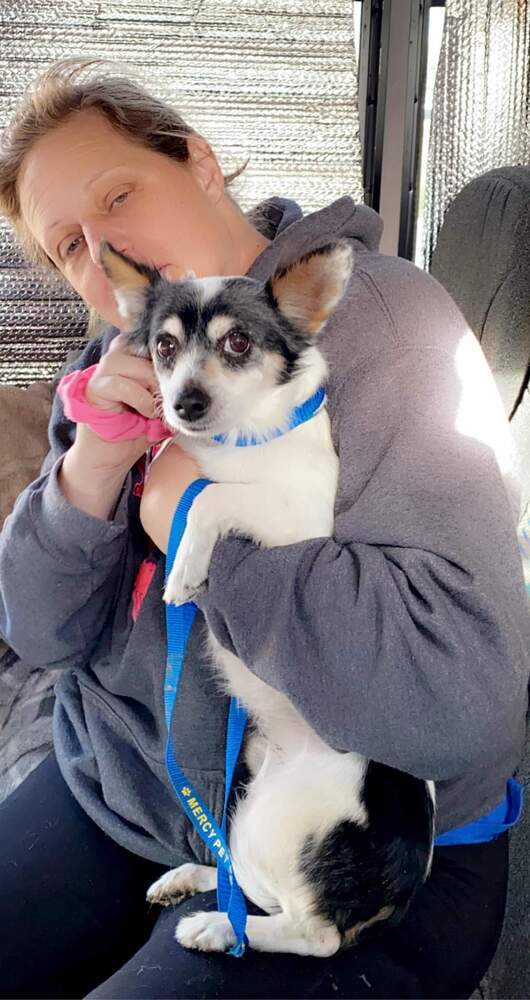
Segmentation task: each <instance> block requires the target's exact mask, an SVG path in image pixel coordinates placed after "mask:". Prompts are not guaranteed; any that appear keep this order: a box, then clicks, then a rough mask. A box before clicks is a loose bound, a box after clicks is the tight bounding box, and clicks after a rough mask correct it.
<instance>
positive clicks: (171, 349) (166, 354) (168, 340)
mask: <svg viewBox="0 0 530 1000" xmlns="http://www.w3.org/2000/svg"><path fill="white" fill-rule="evenodd" d="M176 350H177V342H176V340H175V338H174V337H170V336H169V334H167V333H163V334H162V336H161V337H159V338H158V340H157V342H156V353H157V355H158V357H159V358H162V359H163V360H164V361H167V359H168V358H172V357H173V355H174V354H175V352H176Z"/></svg>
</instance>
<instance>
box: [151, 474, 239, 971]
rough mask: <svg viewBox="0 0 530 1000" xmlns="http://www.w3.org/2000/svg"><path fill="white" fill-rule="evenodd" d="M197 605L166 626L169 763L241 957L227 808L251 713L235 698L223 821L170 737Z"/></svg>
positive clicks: (180, 526) (173, 615) (172, 540)
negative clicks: (213, 866)
mask: <svg viewBox="0 0 530 1000" xmlns="http://www.w3.org/2000/svg"><path fill="white" fill-rule="evenodd" d="M209 484H210V480H208V479H196V480H195V481H194V482H193V483H191V484H190V486H188V489H187V490H186V492H185V493H184V495H183V496H182V498H181V500H180V503H179V504H178V506H177V509H176V511H175V514H174V516H173V522H172V525H171V533H170V537H169V544H168V550H167V556H166V580H167V578H168V576H169V573H170V571H171V567H172V566H173V563H174V561H175V556H176V554H177V551H178V547H179V545H180V542H181V539H182V536H183V534H184V531H185V528H186V521H187V516H188V511H189V509H190V507H191V505H192V503H193V501H194V500H195V497H197V496H198V495H199V493H202V491H203V489H205V487H206V486H208V485H209ZM196 613H197V606H196V605H195V604H193V602H188V603H187V604H183V605H181V606H180V607H176V605H174V604H166V626H167V647H168V651H167V666H166V676H165V682H164V710H165V717H166V726H167V734H168V735H167V745H166V767H167V771H168V774H169V777H170V780H171V784H172V785H173V789H174V791H175V793H176V795H177V798H178V800H179V802H180V805H181V806H182V808H183V810H184V812H185V813H186V815H187V816H188V817H189V819H190V820H191V822H192V823H193V826H194V827H195V829H196V831H197V833H198V834H199V836H200V837H201V840H202V841H203V843H205V844H206V846H207V847H208V848H209V850H210V851H211V852H212V854H213V855H214V856H215V858H216V862H217V905H218V909H219V910H220V912H222V913H226V914H227V915H228V919H229V920H230V923H231V924H232V928H233V930H234V934H235V936H236V944H235V945H234V946H233V948H231V949H230V952H229V953H230V954H231V955H235V956H237V957H240V956H241V955H243V954H244V951H245V946H246V944H247V938H246V935H245V926H246V922H247V909H246V904H245V897H244V896H243V893H242V892H241V889H240V888H239V885H238V883H237V879H236V877H235V874H234V869H233V865H232V858H231V855H230V850H229V847H228V842H227V837H226V830H227V810H228V800H229V797H230V789H231V786H232V780H233V775H234V770H235V766H236V763H237V759H238V756H239V752H240V749H241V745H242V742H243V736H244V733H245V725H246V720H247V713H246V711H245V709H244V708H243V706H242V705H240V704H239V702H238V701H237V699H236V698H231V699H230V708H229V712H228V724H227V736H226V750H225V798H224V806H223V815H222V819H221V823H220V824H218V823H217V822H216V820H215V818H214V817H213V816H212V814H211V812H210V811H209V809H208V807H207V806H206V805H205V804H204V802H203V800H202V798H201V796H200V795H199V793H198V792H197V790H196V789H195V788H194V786H193V785H192V784H191V782H190V781H188V779H187V778H186V776H185V774H184V772H183V771H182V769H181V767H180V766H179V764H178V763H177V759H176V757H175V751H174V748H173V740H172V738H171V719H172V716H173V709H174V705H175V699H176V697H177V694H178V689H179V683H180V676H181V673H182V665H183V662H184V656H185V653H186V646H187V643H188V638H189V635H190V632H191V628H192V625H193V622H194V620H195V615H196Z"/></svg>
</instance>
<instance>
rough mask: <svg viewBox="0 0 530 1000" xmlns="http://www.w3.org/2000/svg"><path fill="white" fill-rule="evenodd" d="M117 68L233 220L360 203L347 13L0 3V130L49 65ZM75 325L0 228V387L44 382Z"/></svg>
mask: <svg viewBox="0 0 530 1000" xmlns="http://www.w3.org/2000/svg"><path fill="white" fill-rule="evenodd" d="M73 55H83V56H86V55H95V56H103V57H105V58H110V59H112V60H114V61H118V62H119V63H120V64H121V65H120V71H123V70H124V69H125V71H126V72H129V73H130V74H131V75H133V76H134V77H135V78H137V79H139V80H140V81H141V82H143V83H144V84H146V85H147V86H148V87H149V88H150V89H151V90H152V91H153V92H154V93H156V94H157V95H160V96H161V97H163V98H165V99H167V100H170V101H171V102H173V103H174V104H175V106H176V107H177V108H178V110H179V111H180V112H181V113H182V115H183V117H184V118H185V119H186V120H187V121H188V122H189V124H190V125H192V126H193V127H194V128H196V129H197V130H198V131H199V132H202V133H203V134H204V135H205V136H206V137H207V138H208V140H209V141H210V142H211V144H212V146H213V147H214V149H215V151H216V153H217V155H218V157H219V160H220V163H221V166H222V168H223V170H224V172H225V173H229V172H230V171H231V170H233V169H234V168H235V167H236V166H238V165H240V164H241V163H244V161H245V160H246V159H247V157H250V163H249V165H248V167H247V169H246V171H245V173H244V174H243V175H242V177H241V178H239V179H238V180H237V181H236V183H235V186H234V187H233V188H232V191H233V193H234V195H235V196H236V197H237V199H238V201H239V203H240V204H241V206H242V207H243V208H244V209H245V210H247V209H249V208H250V207H252V206H254V205H255V204H256V203H258V202H259V201H261V200H263V199H265V198H267V197H270V196H272V195H283V196H287V197H291V198H295V199H296V200H298V201H299V202H300V204H301V205H302V207H303V208H304V209H305V210H306V211H312V210H315V209H318V208H322V207H323V206H324V205H327V204H329V202H330V201H332V200H333V199H334V198H337V197H340V196H341V195H343V194H350V195H352V196H353V197H354V198H356V199H359V200H360V199H361V198H362V176H361V151H360V145H359V134H358V116H357V82H356V72H355V60H354V50H353V17H352V4H351V0H308V2H304V3H302V2H300V0H232V2H230V3H228V2H224V0H202V2H201V0H181V2H162V0H151V2H149V3H147V2H146V3H138V2H135V0H115V2H102V3H95V2H93V0H92V2H91V0H84V2H83V3H82V4H81V3H75V4H74V3H71V2H65V0H60V2H52V0H0V129H1V128H3V127H4V126H5V125H6V124H7V122H8V120H9V118H10V115H11V114H12V112H13V111H14V109H15V107H16V105H17V102H18V100H19V97H20V94H21V93H22V91H23V90H24V88H25V87H26V86H27V84H28V83H29V82H30V81H32V80H33V79H34V78H35V77H36V76H38V74H39V72H41V70H42V69H44V68H45V67H46V66H47V65H48V64H49V63H50V62H52V61H53V60H54V59H58V58H61V57H64V56H73ZM85 325H86V312H85V310H84V307H83V306H82V304H81V303H80V301H79V300H78V299H77V297H76V296H75V295H74V294H73V293H71V292H70V291H69V289H68V288H67V287H65V286H64V284H63V283H62V282H60V281H59V280H58V279H56V278H55V277H54V275H52V274H48V273H47V272H45V273H44V274H43V273H41V271H40V270H39V269H36V268H29V267H28V266H27V265H25V264H24V262H23V261H22V259H21V255H20V252H19V251H18V249H17V247H16V246H15V244H14V240H13V238H12V236H11V234H10V232H9V230H8V227H7V226H6V225H5V224H4V223H1V222H0V382H2V381H3V382H10V383H13V384H19V385H25V384H27V383H28V382H29V381H32V380H33V379H35V378H48V377H49V376H50V375H51V374H52V373H53V372H54V371H56V369H57V367H58V365H59V364H60V363H61V361H62V359H63V358H64V356H65V354H66V353H67V350H68V349H70V348H72V347H76V346H78V345H79V344H80V343H81V342H82V337H83V333H84V329H85Z"/></svg>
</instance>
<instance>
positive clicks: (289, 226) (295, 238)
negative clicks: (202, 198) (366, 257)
mask: <svg viewBox="0 0 530 1000" xmlns="http://www.w3.org/2000/svg"><path fill="white" fill-rule="evenodd" d="M248 218H249V220H250V222H252V225H254V226H255V227H256V229H258V230H259V231H260V232H261V233H262V234H263V236H265V237H266V238H267V239H269V240H272V242H271V243H270V244H269V246H267V247H265V250H263V251H262V253H261V254H260V255H259V257H256V260H255V261H254V263H253V264H252V266H251V268H250V270H249V271H248V275H247V276H248V277H249V278H256V279H257V280H258V281H266V280H267V278H269V277H270V276H271V274H274V272H275V271H277V270H280V269H281V268H283V267H287V266H288V265H289V264H292V263H293V261H295V260H298V259H299V258H300V257H303V255H304V254H306V253H310V252H311V251H312V250H318V249H319V247H322V246H325V245H326V244H327V243H333V242H335V241H336V240H340V239H348V240H351V241H352V245H353V248H354V250H356V251H357V252H365V253H366V252H370V253H377V252H378V249H379V242H380V239H381V234H382V232H383V220H382V219H381V216H379V215H378V214H377V212H374V210H373V209H372V208H368V206H367V205H359V204H357V203H356V202H354V201H353V199H352V198H350V197H348V196H345V197H344V198H339V199H338V200H337V201H334V202H332V204H331V205H328V206H326V208H322V209H320V210H319V211H318V212H310V213H309V214H308V215H304V214H303V212H302V209H301V208H300V206H299V205H297V203H296V202H295V201H291V200H290V199H288V198H270V199H269V200H268V201H265V202H262V203H261V204H260V205H258V206H257V207H256V208H254V209H253V210H252V211H251V212H249V213H248Z"/></svg>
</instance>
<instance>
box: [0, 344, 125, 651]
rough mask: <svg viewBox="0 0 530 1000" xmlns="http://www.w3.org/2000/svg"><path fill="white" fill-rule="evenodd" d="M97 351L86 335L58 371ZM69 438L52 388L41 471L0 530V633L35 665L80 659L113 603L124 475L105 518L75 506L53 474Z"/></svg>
mask: <svg viewBox="0 0 530 1000" xmlns="http://www.w3.org/2000/svg"><path fill="white" fill-rule="evenodd" d="M101 353H102V344H101V339H98V340H96V341H92V342H91V343H90V344H89V345H88V346H87V348H86V349H85V351H84V352H83V354H82V355H81V357H80V358H78V359H77V360H76V362H75V363H74V364H73V365H71V366H69V367H68V368H67V369H65V370H67V371H73V370H74V369H78V368H79V369H81V368H86V367H88V366H89V365H92V364H95V363H96V362H97V361H98V360H99V357H100V356H101ZM74 437H75V424H73V423H72V422H71V421H70V420H68V419H67V418H66V417H65V416H64V412H63V406H62V402H61V400H60V399H59V397H58V396H57V394H56V395H55V397H54V402H53V408H52V415H51V419H50V425H49V440H50V451H49V453H48V455H47V456H46V459H45V460H44V463H43V467H42V470H41V475H40V476H39V478H38V479H36V480H35V481H34V482H33V483H31V484H30V485H29V486H28V487H27V488H26V489H25V490H24V491H23V492H22V493H21V494H20V496H19V497H18V498H17V501H16V503H15V506H14V508H13V511H12V512H11V514H10V515H9V516H8V517H7V518H6V521H5V523H4V527H3V530H2V534H1V536H0V633H1V634H2V636H3V637H4V639H5V641H6V642H7V643H8V644H9V645H10V646H11V648H12V649H14V650H15V652H16V653H17V654H18V656H20V657H21V658H23V659H24V660H26V661H27V662H28V663H30V664H32V665H34V666H51V665H53V666H58V665H65V666H67V665H70V664H71V663H72V662H74V661H75V660H76V659H79V658H80V657H82V658H83V660H84V659H86V657H87V655H89V653H90V649H91V647H92V645H93V644H94V643H95V642H96V641H97V638H98V636H99V634H100V632H101V629H102V627H103V625H104V623H105V618H106V615H107V614H108V613H109V609H110V608H111V607H112V605H113V596H114V594H115V593H116V589H117V587H118V582H119V577H120V572H121V564H122V559H123V556H124V553H125V550H126V545H127V533H128V529H127V496H128V489H127V486H128V480H126V482H125V484H124V489H123V491H122V494H121V497H120V500H119V502H118V506H117V509H116V513H115V516H114V519H113V520H112V521H103V520H100V519H98V518H96V517H93V516H92V515H90V514H86V513H84V512H83V511H80V510H78V509H77V508H76V507H74V506H72V504H70V503H69V502H68V500H67V499H66V498H65V497H64V495H63V493H62V492H61V489H60V487H59V484H58V481H57V476H58V473H59V469H60V467H61V464H62V461H63V458H64V455H65V453H66V451H67V449H68V448H69V447H70V445H71V444H72V442H73V440H74ZM129 477H130V474H129Z"/></svg>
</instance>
